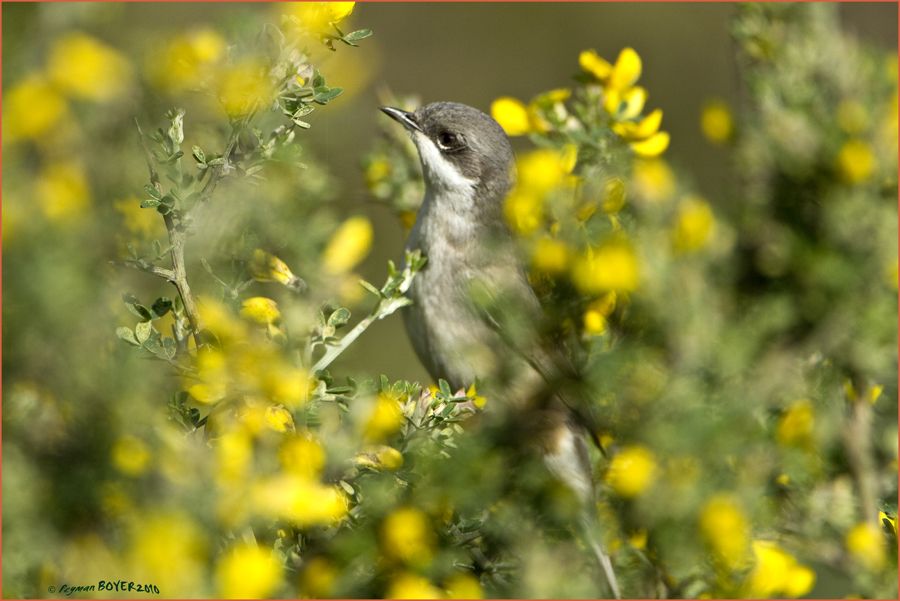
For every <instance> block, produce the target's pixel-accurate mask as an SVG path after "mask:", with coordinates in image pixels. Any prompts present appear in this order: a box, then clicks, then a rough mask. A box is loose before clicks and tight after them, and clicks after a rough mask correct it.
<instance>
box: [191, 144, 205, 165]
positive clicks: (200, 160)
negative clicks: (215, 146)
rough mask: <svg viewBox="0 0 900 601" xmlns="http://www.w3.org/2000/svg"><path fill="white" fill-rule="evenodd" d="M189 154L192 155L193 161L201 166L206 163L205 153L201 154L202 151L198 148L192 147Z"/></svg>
mask: <svg viewBox="0 0 900 601" xmlns="http://www.w3.org/2000/svg"><path fill="white" fill-rule="evenodd" d="M191 153H192V154H193V155H194V160H195V161H197V162H198V163H200V164H201V165H202V164H204V163H206V153H205V152H203V149H202V148H200V147H199V146H194V147H193V148H192V149H191Z"/></svg>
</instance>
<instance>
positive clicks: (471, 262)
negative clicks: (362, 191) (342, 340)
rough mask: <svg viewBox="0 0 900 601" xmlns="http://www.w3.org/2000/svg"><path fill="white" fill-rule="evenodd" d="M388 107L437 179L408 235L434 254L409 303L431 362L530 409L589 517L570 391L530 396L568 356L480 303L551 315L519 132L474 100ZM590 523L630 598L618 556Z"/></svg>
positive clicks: (536, 319)
mask: <svg viewBox="0 0 900 601" xmlns="http://www.w3.org/2000/svg"><path fill="white" fill-rule="evenodd" d="M382 110H383V111H384V112H385V113H386V114H388V115H389V116H390V117H392V118H393V119H395V120H397V121H398V122H400V123H401V124H403V125H404V127H406V129H407V131H408V132H409V134H410V136H411V137H412V140H413V142H414V143H415V145H416V148H417V149H418V152H419V158H420V160H421V164H422V172H423V175H424V179H425V198H424V200H423V202H422V206H421V207H420V209H419V212H418V215H417V218H416V222H415V225H414V226H413V228H412V230H411V231H410V235H409V239H408V240H407V244H406V246H407V249H409V250H415V249H419V250H421V251H422V253H423V254H424V255H425V257H426V258H427V263H426V265H425V268H424V269H423V270H422V272H421V273H419V274H418V275H417V276H416V278H415V279H414V280H413V283H412V286H411V287H410V290H409V295H410V298H411V299H412V300H413V304H412V306H410V307H409V308H407V309H406V310H405V322H406V327H407V331H408V332H409V336H410V339H411V341H412V344H413V347H414V348H415V350H416V353H417V354H418V356H419V359H420V360H421V361H422V363H423V364H424V365H425V367H426V369H428V371H429V373H430V374H431V376H432V377H433V378H435V379H437V378H444V379H446V380H447V381H448V382H449V383H450V384H451V386H452V387H454V389H459V388H462V387H465V386H468V385H469V384H471V383H472V382H474V381H475V380H476V379H478V380H480V381H482V382H484V383H485V386H486V388H484V389H483V390H484V393H485V394H486V395H487V396H488V398H489V399H491V402H492V403H494V402H497V403H502V404H504V405H505V406H507V407H516V408H518V409H520V410H521V411H524V412H529V413H528V416H527V417H528V420H529V421H530V422H531V426H532V428H533V430H534V439H533V440H534V443H535V444H537V445H538V446H539V447H540V450H541V452H542V453H543V456H544V461H545V463H546V465H547V467H548V468H549V469H550V471H551V472H552V473H553V474H554V475H556V476H557V477H558V478H560V479H561V480H562V481H563V482H565V483H566V484H567V485H568V486H569V487H571V488H572V489H573V490H574V491H575V492H576V494H578V496H579V497H580V498H581V499H582V501H583V503H584V506H585V508H586V513H585V515H588V514H592V513H593V499H594V489H593V482H592V477H591V473H592V470H591V466H590V462H589V459H588V453H587V447H586V444H585V437H584V430H583V428H581V427H580V426H578V425H577V423H576V420H575V419H574V416H573V414H572V412H571V411H570V408H569V407H568V406H567V405H566V403H565V402H564V400H563V399H562V398H561V395H560V394H559V393H556V392H554V393H553V394H551V398H550V402H549V403H543V404H541V405H540V406H532V405H530V402H531V401H533V400H534V398H535V395H536V394H538V393H539V392H540V391H541V390H542V388H545V387H546V386H547V382H546V376H547V372H552V371H553V370H554V369H559V365H560V364H561V363H562V361H561V360H560V359H559V357H557V356H556V354H555V353H553V352H552V351H547V350H546V349H543V348H542V347H541V346H540V345H539V344H536V343H535V342H536V341H535V339H536V335H535V336H531V337H528V336H525V337H524V338H520V342H519V343H517V342H512V341H511V340H510V338H509V337H508V336H505V335H504V332H503V331H502V329H501V328H499V327H498V324H497V323H496V322H494V321H493V320H492V319H491V316H490V315H486V314H485V313H484V311H483V309H482V308H480V307H479V306H477V305H476V303H474V302H473V300H472V294H473V288H474V287H477V288H478V290H479V291H480V292H481V293H482V294H488V295H491V296H493V297H495V298H500V299H514V301H513V302H514V303H515V310H516V312H517V314H518V315H519V316H520V318H521V319H522V321H524V324H523V325H524V326H525V327H524V328H522V329H524V330H526V331H527V330H528V327H529V325H532V324H533V325H536V324H539V323H540V321H541V307H540V304H539V302H538V299H537V297H536V296H535V294H534V291H533V290H532V288H531V286H530V285H529V283H528V280H527V278H526V274H525V272H524V269H523V266H522V265H521V263H520V261H519V258H518V256H517V253H516V250H515V246H514V241H513V239H512V236H511V234H510V232H509V230H508V228H507V227H506V225H505V220H504V217H503V204H504V201H505V199H506V196H507V194H508V193H509V191H510V189H511V188H512V186H513V183H514V180H515V162H514V155H513V151H512V148H511V146H510V143H509V139H508V138H507V136H506V134H505V132H504V131H503V129H502V128H501V127H500V126H499V125H498V124H497V122H496V121H494V120H493V119H492V118H491V117H489V116H488V115H486V114H484V113H482V112H481V111H479V110H477V109H475V108H472V107H470V106H466V105H464V104H458V103H453V102H437V103H433V104H428V105H426V106H424V107H422V108H420V109H419V110H417V111H416V112H415V113H407V112H405V111H401V110H399V109H394V108H388V107H385V108H383V109H382ZM532 334H536V332H532ZM521 340H524V341H525V342H521ZM587 530H588V532H587V534H588V538H589V541H588V542H589V543H590V544H591V546H592V548H593V549H594V551H595V552H596V553H597V557H598V560H599V561H600V563H601V565H602V567H603V571H604V573H605V575H606V578H607V581H608V582H609V584H610V586H611V588H612V590H613V594H614V595H615V596H616V597H618V596H619V595H618V587H617V585H616V581H615V575H614V574H613V572H612V567H611V564H610V562H609V558H608V557H607V556H606V554H605V553H604V552H603V551H602V548H601V547H600V546H599V544H597V542H596V539H595V537H593V536H592V533H591V532H590V528H588V529H587Z"/></svg>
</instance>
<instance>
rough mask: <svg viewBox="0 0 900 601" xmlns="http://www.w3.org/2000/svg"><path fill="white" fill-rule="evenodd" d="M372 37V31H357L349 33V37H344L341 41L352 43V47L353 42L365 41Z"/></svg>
mask: <svg viewBox="0 0 900 601" xmlns="http://www.w3.org/2000/svg"><path fill="white" fill-rule="evenodd" d="M371 35H372V30H371V29H357V30H356V31H351V32H350V33H348V34H347V35H345V36H344V37H342V38H341V41H343V42H347V43H350V44H351V45H352V44H353V42H358V41H360V40H364V39H366V38H367V37H370V36H371Z"/></svg>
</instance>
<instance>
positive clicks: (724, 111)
mask: <svg viewBox="0 0 900 601" xmlns="http://www.w3.org/2000/svg"><path fill="white" fill-rule="evenodd" d="M700 129H701V130H702V131H703V135H704V136H706V139H707V140H709V141H710V142H713V143H714V144H723V143H725V142H728V141H729V140H730V139H731V136H732V134H733V133H734V120H733V118H732V116H731V108H730V107H729V106H728V104H727V103H726V102H725V101H724V100H719V99H714V100H710V101H709V102H707V103H706V104H705V105H704V106H703V110H702V112H701V113H700Z"/></svg>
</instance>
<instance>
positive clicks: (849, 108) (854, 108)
mask: <svg viewBox="0 0 900 601" xmlns="http://www.w3.org/2000/svg"><path fill="white" fill-rule="evenodd" d="M836 117H837V124H838V127H840V128H841V129H842V130H844V132H846V133H848V134H851V135H856V134H860V133H862V132H863V131H865V129H866V128H867V127H868V126H869V114H868V112H866V108H865V107H864V106H863V105H862V104H861V103H860V102H858V101H856V100H844V101H842V102H841V103H840V104H839V105H838V108H837V115H836Z"/></svg>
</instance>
